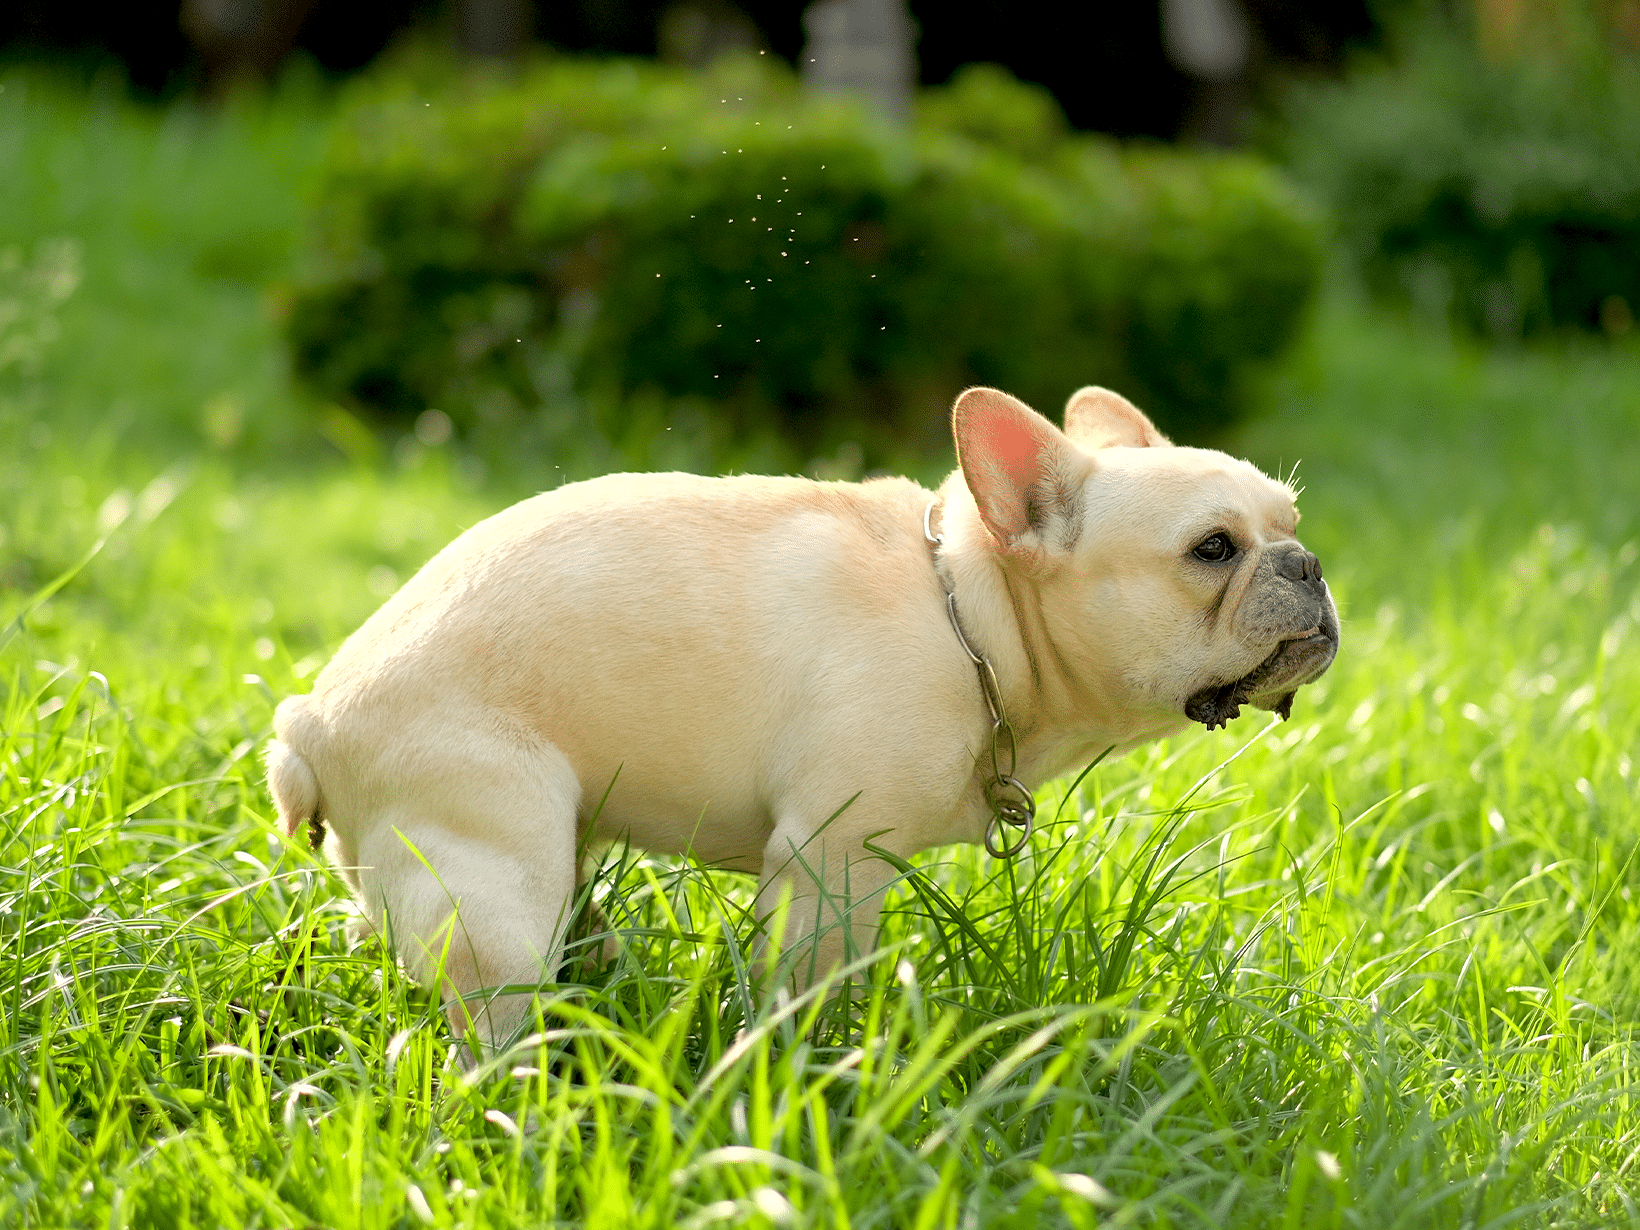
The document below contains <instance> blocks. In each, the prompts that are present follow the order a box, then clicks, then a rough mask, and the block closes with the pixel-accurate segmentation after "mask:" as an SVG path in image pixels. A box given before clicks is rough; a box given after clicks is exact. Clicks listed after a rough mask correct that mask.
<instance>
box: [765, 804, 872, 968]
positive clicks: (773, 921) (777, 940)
mask: <svg viewBox="0 0 1640 1230" xmlns="http://www.w3.org/2000/svg"><path fill="white" fill-rule="evenodd" d="M808 831H809V830H808V827H807V826H806V825H804V824H801V823H790V824H776V826H775V831H774V834H773V836H771V837H770V839H769V842H768V845H767V846H766V847H765V849H764V858H763V875H762V878H761V880H760V881H759V885H758V895H757V912H758V916H759V918H760V919H761V920H762V921H763V924H764V926H765V927H767V928H768V934H767V937H766V940H767V943H768V944H769V945H770V951H769V953H768V957H769V958H772V957H774V955H775V953H778V954H779V957H778V964H779V966H781V967H783V968H785V969H787V970H789V971H790V976H791V979H792V982H793V984H794V985H796V986H798V987H807V986H810V985H812V984H813V983H814V982H816V981H818V980H819V979H821V978H824V977H826V976H828V975H830V974H832V973H833V972H835V971H836V970H837V969H838V968H839V967H841V966H843V965H846V964H849V963H852V962H853V961H855V960H857V959H858V958H860V957H862V956H864V955H866V954H867V953H869V952H870V951H871V950H872V949H873V948H874V947H875V946H876V942H877V917H878V914H879V913H880V912H881V911H882V906H883V894H884V892H885V891H886V890H887V888H888V886H889V885H890V884H892V883H893V882H894V880H895V879H896V877H897V873H896V871H895V870H894V868H893V867H892V866H891V865H890V864H889V863H887V862H886V861H885V860H883V859H882V858H880V857H878V856H877V855H875V854H872V853H871V852H870V851H868V850H866V849H864V847H863V845H862V844H861V843H859V842H858V841H850V840H847V839H846V838H845V837H844V835H843V834H836V835H833V834H829V833H828V834H825V835H823V836H822V837H820V838H818V839H816V838H808V839H806V840H805V836H804V835H805V833H807V832H808ZM765 964H768V965H773V964H774V962H773V961H770V960H768V959H767V958H766V961H765Z"/></svg>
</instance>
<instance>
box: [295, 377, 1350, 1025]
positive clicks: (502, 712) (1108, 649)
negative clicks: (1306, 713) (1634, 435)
mask: <svg viewBox="0 0 1640 1230" xmlns="http://www.w3.org/2000/svg"><path fill="white" fill-rule="evenodd" d="M952 422H953V430H954V433H955V436H956V445H957V456H958V461H959V463H960V468H959V469H958V470H957V471H956V472H955V473H953V474H952V475H951V476H950V477H949V478H948V479H947V480H946V481H945V483H944V485H943V486H941V488H940V490H939V491H938V492H937V493H932V492H929V491H926V490H924V489H923V488H921V487H919V486H917V485H916V484H915V483H912V482H910V481H908V480H905V479H894V478H888V479H876V480H872V481H869V482H865V483H821V482H811V481H809V480H806V479H800V478H760V477H750V476H745V477H741V476H737V477H729V478H701V477H696V476H694V475H689V474H615V475H610V476H608V477H606V478H600V479H595V480H593V481H590V482H583V483H576V484H573V485H570V486H566V487H562V488H560V489H558V490H556V491H551V492H548V493H546V494H544V495H538V496H536V497H534V498H533V499H529V500H525V501H523V502H522V503H520V504H517V505H515V506H513V507H512V508H509V509H507V510H505V511H503V512H501V513H498V514H497V515H495V516H493V517H491V518H489V519H488V520H487V521H484V522H481V523H480V524H478V525H476V526H474V527H473V528H472V529H470V530H468V531H467V532H466V533H465V534H463V535H461V537H459V538H457V539H456V540H455V541H454V542H453V543H451V544H450V545H449V546H448V547H446V548H445V549H444V550H443V551H441V552H440V553H439V554H438V555H437V556H435V557H434V558H433V559H432V561H431V562H429V563H428V564H427V566H426V567H424V568H423V569H422V570H421V571H420V572H419V573H418V574H417V575H416V576H415V577H413V578H412V579H411V580H410V581H409V582H408V583H407V584H406V585H405V586H404V588H403V589H401V590H399V592H398V593H397V594H395V595H394V596H393V597H392V598H390V599H389V600H388V601H387V603H386V604H385V605H384V606H383V607H382V608H381V609H380V610H379V611H377V612H376V613H375V614H374V615H373V616H371V617H370V619H369V620H367V621H366V622H365V624H364V626H363V627H362V628H360V629H359V630H358V631H357V632H355V633H354V634H353V635H352V636H351V637H349V638H348V640H347V641H346V643H345V644H343V646H342V647H341V649H340V651H339V652H338V653H337V654H336V657H335V658H334V660H332V661H331V663H330V664H329V665H328V666H327V667H326V668H325V670H324V671H323V672H322V673H321V674H320V675H319V678H318V681H317V683H316V685H315V687H314V690H313V692H312V693H311V694H310V695H307V696H293V697H291V698H289V699H287V700H286V701H285V702H284V703H283V704H281V705H280V706H279V709H278V713H277V716H276V717H275V729H276V731H277V739H276V740H275V741H274V742H273V743H272V744H271V745H270V746H269V749H268V756H267V767H268V780H269V784H270V786H271V788H272V791H273V796H274V799H275V801H276V803H277V805H278V808H279V814H280V816H281V818H282V820H283V823H284V827H285V830H286V831H287V832H288V833H292V834H294V833H295V831H296V830H297V829H298V828H299V827H300V826H302V825H304V824H306V825H309V826H310V827H311V836H312V838H313V840H314V841H315V843H317V842H318V841H319V840H320V838H321V836H322V835H323V834H324V832H325V830H326V828H327V827H328V831H329V835H328V838H326V839H325V841H326V845H327V847H328V849H329V853H330V857H331V858H332V860H333V861H334V862H335V865H336V867H337V868H338V870H339V871H340V873H341V875H342V877H343V879H344V880H345V881H346V882H347V884H348V886H349V888H350V889H351V890H352V892H353V894H354V896H355V897H356V898H357V899H358V902H359V905H360V906H361V908H362V911H363V914H364V917H365V919H367V920H368V922H369V924H370V925H372V926H374V927H377V928H380V929H381V930H382V931H383V933H384V934H386V935H388V936H390V937H391V939H392V941H393V943H394V945H395V947H396V949H397V952H398V955H399V957H400V958H401V959H402V960H403V961H404V962H405V963H406V965H407V966H408V967H410V969H411V970H412V972H413V973H415V974H416V975H417V976H418V977H420V978H422V979H423V980H424V981H428V982H432V981H433V980H435V979H438V978H442V982H443V987H442V993H443V995H444V997H445V1000H446V1005H447V1011H448V1012H449V1014H450V1016H451V1019H452V1021H453V1022H455V1023H456V1024H457V1026H458V1027H463V1025H464V1022H466V1021H468V1020H472V1021H473V1022H474V1023H475V1024H476V1025H477V1028H478V1030H479V1034H480V1037H481V1038H482V1039H483V1040H484V1041H486V1042H487V1043H489V1044H491V1045H496V1044H499V1043H503V1042H505V1041H506V1039H507V1038H508V1037H509V1036H511V1035H512V1034H513V1033H514V1032H515V1030H516V1029H517V1028H518V1027H519V1026H520V1025H521V1024H522V1023H523V1022H524V1020H525V1019H526V1016H527V1014H528V1013H529V1010H530V1000H529V997H528V996H527V995H524V994H519V993H516V991H515V992H514V993H510V994H506V995H499V996H492V997H491V998H489V1000H488V1002H486V1000H485V994H484V992H485V990H486V989H487V988H496V987H501V986H505V985H514V986H516V984H528V985H530V986H535V985H537V984H539V983H540V982H541V981H542V980H543V979H550V978H551V977H552V976H554V974H555V973H556V971H557V967H558V962H559V960H560V957H561V954H562V950H563V943H564V931H565V926H566V922H567V921H568V918H567V916H568V914H569V912H570V908H571V904H572V902H573V899H574V896H575V892H576V881H577V864H578V851H579V850H580V849H582V848H584V843H588V842H590V843H592V844H594V845H596V844H599V843H605V842H614V841H625V840H629V841H631V842H632V843H633V844H634V845H636V846H640V847H643V848H646V849H648V850H652V851H658V852H673V853H678V852H683V851H686V850H687V851H690V852H692V853H693V854H694V855H695V856H696V857H697V858H699V859H700V860H701V861H703V862H704V863H707V864H711V865H715V866H720V867H725V868H734V869H739V870H745V871H752V872H756V873H759V874H760V875H761V877H762V879H761V887H760V890H759V897H758V905H759V910H760V911H761V912H763V913H764V914H765V916H767V917H771V918H772V917H780V918H783V919H784V928H785V931H784V934H783V935H782V936H779V937H777V938H778V939H779V940H780V941H781V943H782V945H783V947H784V948H785V949H786V950H787V951H790V950H792V948H793V947H794V946H795V945H797V944H798V943H799V942H803V943H806V944H807V945H808V951H809V953H810V955H811V957H812V963H811V965H810V967H809V968H810V970H811V971H812V972H813V973H816V974H824V973H825V972H826V971H827V970H828V969H830V968H833V967H835V966H836V965H837V964H838V963H839V962H840V961H841V960H842V959H843V958H844V956H845V954H847V953H852V952H856V951H864V950H866V949H868V948H869V947H870V946H871V944H872V943H873V941H874V939H875V935H876V929H877V914H878V908H879V906H880V904H881V897H882V894H883V891H884V890H885V888H886V886H887V885H889V884H890V883H891V882H892V881H893V880H894V878H895V876H896V872H895V870H894V868H893V867H892V866H891V865H890V863H889V862H888V861H886V860H885V859H883V858H881V857H879V856H878V855H875V854H873V853H872V852H871V850H869V849H867V844H868V843H871V844H873V845H876V846H878V847H879V848H883V849H887V850H888V851H890V852H892V853H893V854H895V855H897V856H898V857H899V858H901V859H904V858H907V857H908V856H910V855H913V854H915V853H916V852H918V851H920V850H924V849H926V848H928V847H929V846H936V845H941V844H944V843H947V842H958V841H963V842H981V841H983V842H985V843H986V844H987V845H988V846H989V847H990V848H991V849H992V851H993V852H994V853H999V854H1003V855H1006V854H1008V853H1010V852H1012V850H1013V849H1015V848H1017V847H1018V845H1020V844H1022V841H1023V837H1024V836H1025V835H1026V834H1027V833H1028V832H1029V825H1030V822H1031V814H1030V813H1031V807H1032V804H1031V799H1030V790H1031V789H1032V788H1034V787H1036V786H1038V785H1039V784H1041V783H1042V782H1045V781H1047V780H1049V779H1051V778H1053V777H1055V776H1057V775H1059V774H1062V773H1065V772H1067V771H1069V770H1073V769H1076V768H1078V767H1080V766H1082V765H1085V764H1086V763H1088V762H1089V761H1090V760H1091V759H1092V758H1094V757H1095V756H1097V755H1099V754H1100V753H1101V752H1104V751H1105V750H1106V749H1110V748H1113V749H1114V750H1115V752H1116V753H1117V754H1120V753H1122V752H1124V751H1126V750H1128V749H1130V748H1133V747H1135V746H1137V745H1139V744H1142V743H1145V742H1147V741H1149V740H1152V739H1158V738H1161V737H1162V736H1164V735H1169V734H1172V733H1175V732H1177V731H1179V730H1181V729H1183V728H1184V727H1186V726H1187V725H1188V724H1189V723H1190V722H1191V721H1197V722H1202V723H1204V724H1206V725H1207V726H1208V727H1210V728H1211V727H1214V726H1218V725H1222V724H1223V723H1224V722H1226V721H1228V720H1229V719H1231V718H1233V717H1235V716H1236V715H1237V713H1238V712H1239V708H1240V706H1241V705H1243V704H1251V705H1253V706H1256V707H1259V708H1263V709H1268V710H1274V711H1276V712H1279V713H1281V714H1282V715H1283V716H1285V715H1286V714H1287V712H1288V709H1289V706H1290V705H1291V703H1292V699H1293V693H1294V692H1295V691H1296V690H1297V689H1298V688H1299V687H1300V686H1302V685H1303V684H1306V683H1309V682H1310V681H1312V680H1314V679H1315V678H1317V677H1318V676H1319V675H1320V674H1321V673H1322V672H1323V671H1324V670H1326V669H1327V667H1328V665H1329V664H1330V663H1331V662H1332V659H1333V656H1334V654H1335V653H1336V652H1337V649H1338V634H1339V629H1338V615H1337V612H1336V610H1335V609H1334V606H1333V602H1332V598H1331V596H1330V595H1329V593H1328V591H1327V586H1326V583H1325V582H1324V581H1323V580H1322V578H1321V566H1320V564H1319V562H1318V561H1317V560H1316V557H1315V556H1314V555H1312V554H1310V553H1309V552H1308V551H1306V550H1305V549H1304V547H1303V546H1301V545H1300V544H1299V542H1298V540H1297V538H1296V537H1295V536H1294V531H1295V528H1296V524H1297V520H1298V515H1297V513H1296V511H1295V509H1294V504H1293V495H1294V493H1293V492H1292V490H1291V489H1290V488H1289V487H1287V486H1285V485H1283V484H1281V483H1278V482H1275V481H1274V480H1272V479H1270V478H1267V477H1266V476H1265V475H1263V474H1262V473H1260V472H1259V471H1258V470H1257V469H1255V468H1254V467H1253V466H1251V465H1249V464H1248V463H1246V462H1244V461H1238V460H1235V459H1233V458H1231V457H1229V456H1226V455H1225V454H1223V453H1220V452H1214V451H1208V450H1203V449H1195V448H1175V447H1173V446H1172V445H1171V444H1170V443H1169V442H1168V441H1167V439H1166V438H1165V437H1163V436H1162V435H1161V434H1160V433H1159V432H1158V431H1157V430H1156V428H1155V427H1154V426H1153V425H1152V424H1151V423H1150V421H1149V420H1148V419H1147V418H1146V417H1145V416H1144V415H1143V414H1142V413H1141V412H1140V411H1139V410H1138V409H1137V408H1135V407H1134V406H1133V405H1132V404H1130V403H1129V402H1127V401H1126V400H1124V399H1123V398H1121V397H1119V396H1118V395H1116V394H1114V393H1111V392H1109V391H1107V390H1104V389H1098V388H1086V389H1083V390H1081V391H1080V392H1078V393H1077V394H1076V395H1075V396H1073V397H1072V398H1071V399H1070V403H1069V405H1068V406H1067V407H1066V410H1065V430H1064V431H1063V432H1061V431H1060V430H1059V429H1058V428H1056V427H1055V426H1054V425H1053V424H1052V423H1050V422H1049V421H1048V420H1047V419H1045V418H1043V417H1042V416H1041V415H1039V414H1037V413H1036V412H1035V411H1033V410H1031V409H1030V408H1029V407H1027V406H1025V405H1024V404H1023V403H1022V402H1019V401H1017V400H1015V399H1014V398H1012V397H1009V396H1008V395H1007V394H1004V393H1000V392H998V391H996V390H994V389H983V388H977V389H970V390H968V391H967V392H966V393H964V394H963V395H962V396H961V397H960V398H958V399H957V402H956V406H955V408H954V410H953V412H952ZM594 817H595V828H594V830H593V831H591V832H588V831H587V829H588V826H589V825H591V824H594ZM783 898H786V899H788V900H789V908H787V909H786V910H785V911H784V912H783V913H781V914H778V915H777V914H776V912H775V910H776V906H777V905H778V904H779V903H780V902H781V900H782V899H783ZM468 1014H470V1016H469V1015H468Z"/></svg>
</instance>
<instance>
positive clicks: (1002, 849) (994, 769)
mask: <svg viewBox="0 0 1640 1230" xmlns="http://www.w3.org/2000/svg"><path fill="white" fill-rule="evenodd" d="M936 503H938V501H936V500H930V501H929V502H928V507H927V508H925V509H923V537H924V538H926V539H927V540H928V541H929V544H930V545H932V546H936V547H940V546H944V545H945V535H943V534H936V533H934V530H933V527H932V525H931V524H930V523H929V519H930V518H931V517H932V516H933V514H934V505H935V504H936ZM936 575H938V574H937V573H936ZM940 588H942V589H944V588H945V585H944V581H943V580H942V581H941V584H940ZM945 610H946V614H948V615H949V616H950V617H951V629H952V631H954V632H955V633H956V634H957V641H958V643H959V644H961V645H962V649H963V652H964V653H966V654H967V655H968V657H969V659H970V660H971V661H972V662H973V663H974V668H975V669H976V670H977V671H978V672H979V687H980V691H981V692H983V693H984V694H985V707H986V708H987V709H988V710H990V713H991V780H990V781H988V782H986V783H985V801H986V803H987V804H989V805H990V808H991V821H990V823H989V824H987V825H986V826H985V848H986V850H987V851H989V852H990V854H991V857H992V858H1012V857H1013V856H1014V855H1016V854H1018V853H1019V852H1020V851H1021V850H1023V849H1024V848H1025V843H1026V842H1027V841H1029V840H1030V839H1031V826H1032V823H1033V822H1034V821H1035V819H1036V798H1035V796H1033V795H1032V794H1031V791H1030V789H1029V787H1027V786H1026V785H1025V783H1024V782H1022V781H1020V780H1019V778H1017V777H1015V776H1014V772H1015V770H1017V769H1018V767H1019V741H1018V739H1017V738H1016V737H1015V735H1014V727H1013V724H1012V723H1011V722H1009V721H1008V711H1007V710H1006V709H1004V708H1003V707H1002V688H1001V687H1000V686H999V685H998V683H997V673H996V670H995V668H993V667H992V666H991V659H990V658H988V657H986V656H985V655H984V654H978V653H975V652H974V647H973V646H972V645H970V644H969V643H968V638H967V636H965V635H964V634H963V631H962V623H961V621H959V620H958V619H957V595H956V594H955V593H954V592H952V591H951V590H949V589H947V590H946V591H945ZM1004 737H1006V739H1007V744H1008V771H1007V772H1006V773H1004V772H1003V771H1002V754H1001V750H1000V749H1001V744H1002V741H1003V739H1004ZM1004 826H1006V827H1008V828H1011V829H1014V830H1016V831H1017V835H1016V836H1015V837H1014V838H1013V839H1012V840H1011V841H1009V842H1007V843H1003V842H1002V841H1001V840H1000V834H1001V833H1002V830H1003V827H1004Z"/></svg>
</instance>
